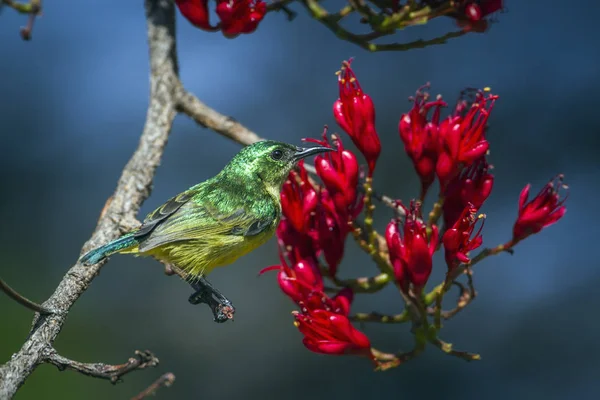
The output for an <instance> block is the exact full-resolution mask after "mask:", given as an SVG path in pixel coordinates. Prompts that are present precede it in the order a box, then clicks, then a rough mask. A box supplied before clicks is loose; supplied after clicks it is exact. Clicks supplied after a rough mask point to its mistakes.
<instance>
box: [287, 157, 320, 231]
mask: <svg viewBox="0 0 600 400" xmlns="http://www.w3.org/2000/svg"><path fill="white" fill-rule="evenodd" d="M298 169H299V170H300V173H299V174H298V173H296V172H295V171H292V172H291V173H290V176H289V178H288V180H286V181H285V183H284V184H283V187H282V190H281V211H282V213H283V215H284V216H285V218H287V220H289V221H290V223H291V224H292V226H293V227H294V229H296V230H297V231H298V232H301V233H306V232H307V231H308V227H309V219H310V215H311V213H312V212H313V211H314V210H315V208H316V206H317V192H316V191H315V189H313V187H312V185H311V183H310V181H309V179H308V173H307V172H306V169H304V161H301V162H300V163H299V165H298Z"/></svg>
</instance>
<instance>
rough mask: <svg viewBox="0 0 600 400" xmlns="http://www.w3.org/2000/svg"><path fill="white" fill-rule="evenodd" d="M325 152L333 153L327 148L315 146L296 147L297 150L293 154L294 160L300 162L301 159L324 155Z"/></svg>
mask: <svg viewBox="0 0 600 400" xmlns="http://www.w3.org/2000/svg"><path fill="white" fill-rule="evenodd" d="M326 151H334V149H331V148H329V147H323V146H317V147H306V148H304V147H298V150H296V152H295V153H294V160H295V161H300V160H302V159H303V158H306V157H310V156H314V155H315V154H319V153H325V152H326Z"/></svg>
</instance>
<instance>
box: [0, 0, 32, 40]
mask: <svg viewBox="0 0 600 400" xmlns="http://www.w3.org/2000/svg"><path fill="white" fill-rule="evenodd" d="M2 4H6V5H7V6H8V7H11V8H13V9H14V10H16V11H17V12H20V13H21V14H28V15H29V17H28V19H27V25H26V26H24V27H22V28H21V37H22V38H23V40H31V32H32V31H33V23H34V22H35V18H36V17H37V16H38V15H40V14H41V13H42V0H30V1H29V2H28V3H24V2H18V1H13V0H2V3H0V5H2Z"/></svg>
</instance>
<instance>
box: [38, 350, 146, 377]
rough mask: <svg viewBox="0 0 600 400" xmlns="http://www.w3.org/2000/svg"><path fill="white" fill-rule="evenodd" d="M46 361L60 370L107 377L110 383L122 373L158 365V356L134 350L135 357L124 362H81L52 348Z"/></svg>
mask: <svg viewBox="0 0 600 400" xmlns="http://www.w3.org/2000/svg"><path fill="white" fill-rule="evenodd" d="M46 361H47V362H48V363H50V364H52V365H55V366H56V367H57V368H58V369H59V370H61V371H64V370H65V369H70V370H73V371H77V372H79V373H81V374H83V375H87V376H92V377H94V378H100V379H107V380H109V381H110V382H111V383H117V382H119V381H120V380H121V377H122V376H123V375H125V374H128V373H130V372H132V371H136V370H139V369H144V368H148V367H156V366H157V365H158V358H156V356H155V355H154V354H152V353H151V352H150V351H148V350H146V351H139V350H136V351H135V357H131V358H130V359H129V360H127V362H126V363H124V364H119V365H109V364H103V363H81V362H79V361H73V360H69V359H68V358H65V357H63V356H61V355H59V354H58V353H57V352H56V350H54V349H52V350H51V352H50V353H49V354H48V355H47V356H46Z"/></svg>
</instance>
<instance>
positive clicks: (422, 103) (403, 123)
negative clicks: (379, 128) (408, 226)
mask: <svg viewBox="0 0 600 400" xmlns="http://www.w3.org/2000/svg"><path fill="white" fill-rule="evenodd" d="M421 89H422V88H420V89H419V90H417V94H416V96H415V97H414V98H411V100H412V101H413V102H414V106H413V108H412V109H411V110H410V111H409V112H408V113H407V114H402V117H401V118H400V123H399V124H398V130H399V131H400V138H401V139H402V141H403V142H404V150H405V151H406V154H408V156H409V157H410V159H411V160H412V162H413V164H414V166H415V170H416V171H417V174H418V175H419V177H420V178H421V188H422V190H421V193H422V195H421V197H424V194H425V193H426V191H427V189H428V188H429V186H430V185H431V184H432V183H433V181H434V179H435V164H436V161H437V158H438V147H439V145H438V131H439V122H440V109H441V108H442V107H445V106H446V105H447V104H446V102H444V101H443V100H442V98H441V96H438V98H437V99H436V100H435V101H430V102H427V100H428V99H429V93H427V92H422V91H421ZM432 108H433V116H432V117H431V121H427V117H428V116H427V114H429V111H430V110H431V109H432Z"/></svg>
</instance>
